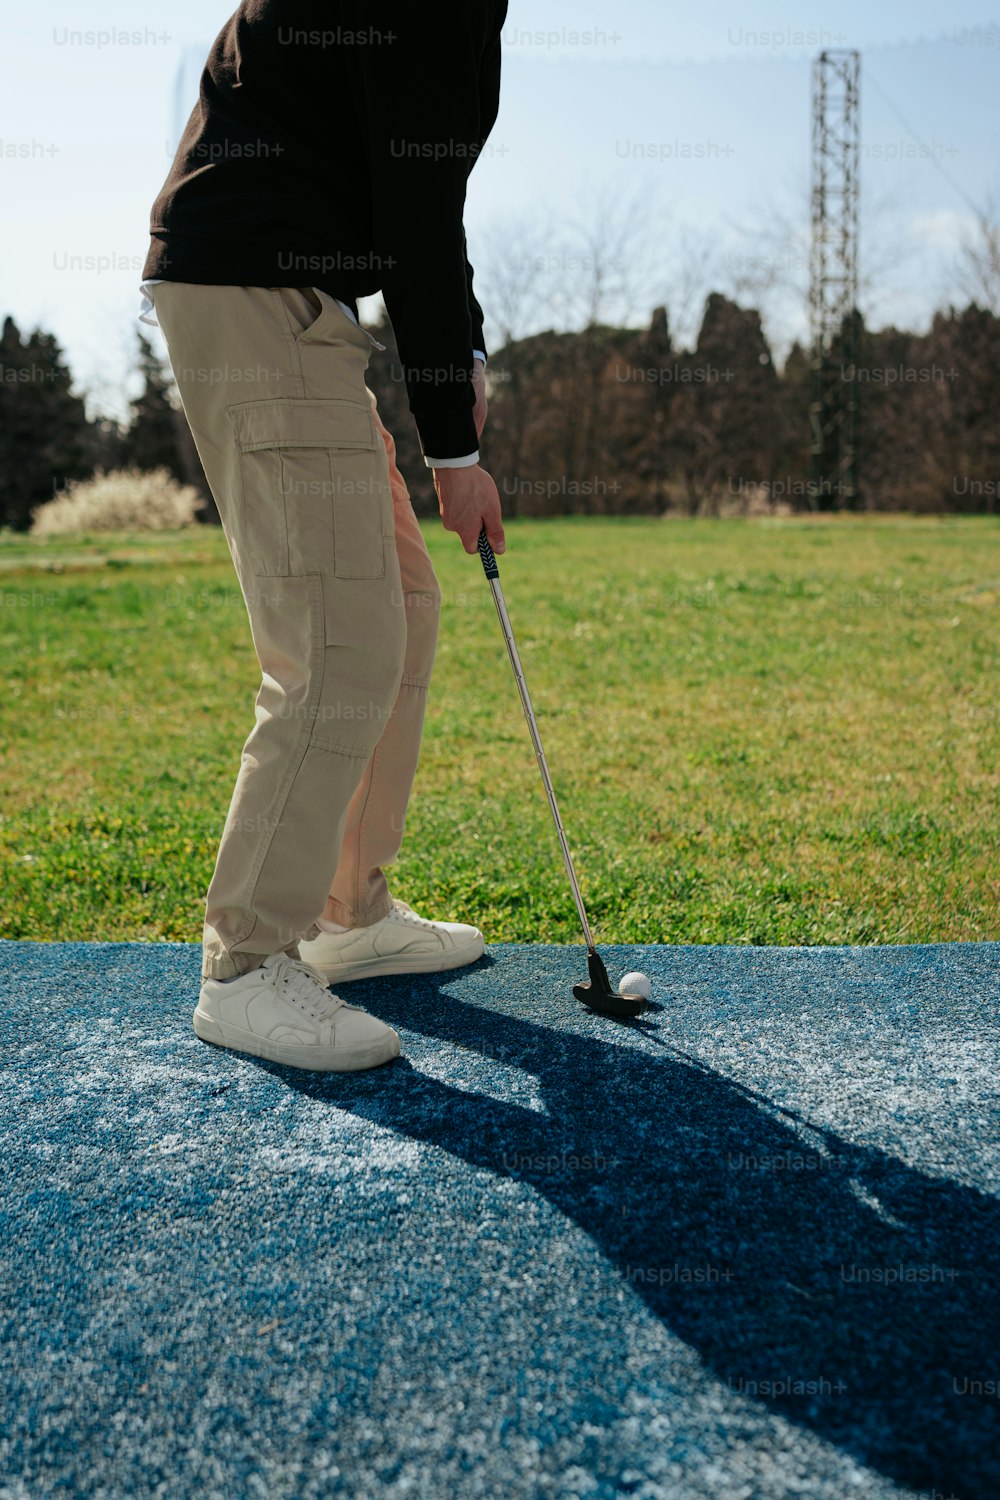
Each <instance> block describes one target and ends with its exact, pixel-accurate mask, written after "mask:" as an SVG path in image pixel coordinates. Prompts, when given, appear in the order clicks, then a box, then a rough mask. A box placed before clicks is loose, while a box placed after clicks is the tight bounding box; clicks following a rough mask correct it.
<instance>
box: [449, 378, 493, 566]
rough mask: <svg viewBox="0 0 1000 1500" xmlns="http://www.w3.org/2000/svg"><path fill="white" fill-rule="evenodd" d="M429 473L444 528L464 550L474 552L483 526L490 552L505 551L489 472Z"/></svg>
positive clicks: (475, 468)
mask: <svg viewBox="0 0 1000 1500" xmlns="http://www.w3.org/2000/svg"><path fill="white" fill-rule="evenodd" d="M477 363H478V361H477ZM431 473H432V474H433V476H434V488H435V490H436V491H437V497H438V507H439V509H440V511H441V520H442V521H443V522H444V529H445V531H455V532H457V533H458V535H459V536H460V537H461V539H462V546H463V547H464V548H465V550H466V552H475V550H476V548H477V546H478V545H479V533H480V531H481V530H482V529H483V527H484V526H485V527H486V535H487V536H488V537H489V541H490V546H491V547H492V548H493V551H494V552H495V553H497V555H498V556H499V554H500V553H501V552H504V551H506V544H505V542H504V536H503V522H502V520H501V518H500V496H499V495H498V494H497V487H496V485H495V484H494V482H493V478H492V475H490V474H487V472H486V470H485V469H482V468H480V466H479V464H470V465H469V466H468V467H466V468H464V469H432V470H431Z"/></svg>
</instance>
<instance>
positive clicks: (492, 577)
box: [479, 527, 594, 950]
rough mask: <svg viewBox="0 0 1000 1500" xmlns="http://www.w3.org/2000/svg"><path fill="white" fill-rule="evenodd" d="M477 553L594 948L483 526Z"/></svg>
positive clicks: (583, 921)
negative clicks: (505, 644) (498, 619)
mask: <svg viewBox="0 0 1000 1500" xmlns="http://www.w3.org/2000/svg"><path fill="white" fill-rule="evenodd" d="M479 556H480V557H481V558H482V561H483V571H484V572H485V574H486V579H487V582H488V583H489V586H490V589H491V591H492V594H493V603H494V604H495V605H496V607H497V615H498V616H499V618H500V628H501V630H502V631H503V638H504V640H505V642H506V643H507V655H508V656H509V657H510V664H511V666H512V667H513V669H514V679H515V681H516V683H517V691H518V693H519V694H520V697H521V707H522V708H523V709H524V717H525V719H526V720H527V721H528V732H529V734H530V735H531V743H532V744H533V745H534V747H535V758H536V760H537V761H538V769H539V770H540V771H541V773H542V784H543V786H544V787H545V795H546V797H548V799H549V809H550V811H551V813H552V821H553V823H554V824H555V825H556V834H557V836H558V838H559V847H560V849H561V850H562V857H563V861H564V863H565V865H566V874H567V875H568V876H569V883H570V885H571V886H572V888H573V900H574V901H575V902H576V909H577V912H578V914H579V917H580V926H581V927H582V928H583V936H584V939H585V940H586V944H587V947H588V948H589V949H591V950H593V947H594V939H593V935H592V933H591V931H590V923H589V922H588V921H587V912H586V908H585V907H584V904H583V897H582V896H581V894H580V884H579V881H578V880H577V878H576V871H575V870H574V868H573V856H572V855H571V854H570V852H569V844H568V843H567V842H566V833H565V830H564V829H563V826H562V819H561V818H560V816H559V804H558V803H557V802H556V794H555V789H554V787H553V785H552V777H551V776H550V775H549V768H548V764H547V762H546V759H545V751H544V750H543V749H542V737H541V735H540V734H539V732H538V723H537V721H536V719H535V711H534V709H533V708H532V706H531V697H530V695H529V693H528V684H527V683H526V682H525V680H524V669H523V667H522V666H521V658H520V656H519V655H518V651H517V642H516V641H515V640H514V631H513V629H512V628H511V623H510V616H509V615H508V613H507V605H506V603H505V602H504V597H503V589H502V588H501V587H500V569H499V568H498V567H497V560H496V558H495V556H494V555H493V548H492V547H491V546H490V544H489V539H488V537H487V535H486V528H485V527H484V528H483V530H482V531H481V532H480V533H479Z"/></svg>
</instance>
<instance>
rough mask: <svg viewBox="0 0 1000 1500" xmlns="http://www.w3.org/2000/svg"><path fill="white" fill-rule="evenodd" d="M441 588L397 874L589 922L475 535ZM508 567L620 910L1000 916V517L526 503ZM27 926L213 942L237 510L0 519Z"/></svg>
mask: <svg viewBox="0 0 1000 1500" xmlns="http://www.w3.org/2000/svg"><path fill="white" fill-rule="evenodd" d="M426 534H427V539H428V543H429V545H430V547H431V550H432V553H433V556H434V561H435V564H436V566H437V568H438V572H439V576H440V579H441V585H442V589H443V592H444V612H443V623H442V639H441V644H440V649H439V656H438V665H437V669H436V675H435V680H434V684H433V687H432V693H431V703H430V710H429V715H428V724H427V732H426V738H425V742H424V754H423V760H422V763H421V767H420V771H419V773H418V779H417V786H416V790H415V794H414V800H413V803H412V804H411V812H410V820H409V826H408V830H407V837H406V841H405V844H404V848H403V854H402V856H401V859H400V862H399V864H398V866H397V867H396V870H395V871H394V873H393V878H392V883H393V888H394V890H395V892H396V893H397V894H398V895H401V896H404V897H405V898H406V899H407V900H409V901H410V902H411V903H412V904H413V905H414V906H415V907H417V909H418V910H421V911H426V912H427V913H428V914H432V915H435V916H440V917H450V918H468V919H471V920H473V921H476V922H478V923H479V924H481V925H482V927H483V928H484V930H485V932H486V935H487V940H488V941H503V940H527V941H532V940H541V941H554V942H561V941H576V940H577V938H578V931H577V926H576V918H575V912H574V909H573V906H572V901H571V898H570V895H569V890H568V887H567V884H566V879H565V875H564V873H563V869H562V864H561V862H560V860H559V855H558V849H557V846H556V842H555V837H554V833H553V830H552V827H551V824H550V821H549V813H548V807H547V804H546V802H545V799H544V796H543V793H542V790H541V785H540V781H539V777H538V772H537V767H536V765H535V761H534V756H533V754H532V751H531V746H530V742H529V740H528V736H527V730H526V728H525V725H524V722H523V719H522V717H521V710H520V706H519V703H518V700H517V695H516V691H515V687H514V683H513V678H512V676H511V673H510V668H509V665H508V663H507V659H506V653H505V652H504V649H503V642H502V638H501V635H500V631H499V627H498V624H497V620H496V615H495V613H494V610H493V605H492V600H491V598H490V595H489V592H488V590H487V588H486V585H485V583H484V581H483V577H482V570H481V568H480V565H479V562H478V559H472V558H468V557H466V556H465V554H464V553H463V552H462V550H461V548H460V546H459V544H458V542H457V541H456V539H455V538H454V537H452V536H449V535H447V534H445V533H444V532H443V531H442V530H441V528H440V526H438V525H437V524H432V523H428V524H427V528H426ZM508 544H509V552H508V555H507V557H506V558H505V559H504V561H503V564H502V569H501V576H502V580H503V583H504V588H505V591H506V595H507V602H508V606H509V609H510V613H511V618H512V620H513V622H514V626H515V630H516V631H517V635H518V643H519V646H520V649H521V654H522V657H523V660H524V665H525V671H526V673H527V675H528V682H529V686H530V687H531V690H532V694H533V697H534V700H535V706H536V709H537V711H538V716H539V721H540V724H541V727H542V732H543V735H544V739H545V745H546V750H547V753H548V756H549V760H550V764H551V768H552V774H553V778H554V780H555V784H556V790H557V792H558V793H559V796H560V802H561V806H562V812H563V818H564V821H565V824H566V827H567V831H568V834H569V839H570V843H571V846H572V848H573V850H574V852H575V855H576V859H577V864H578V868H579V871H580V875H581V881H582V885H583V888H584V893H585V896H586V899H587V901H588V905H589V908H590V912H591V918H592V921H593V922H594V924H595V928H596V933H597V937H598V941H599V942H600V941H602V940H603V941H605V942H677V943H680V942H688V943H691V942H695V943H722V942H727V943H758V944H763V943H767V944H772V943H773V944H785V943H804V944H829V943H882V942H885V943H900V942H902V943H911V942H930V941H937V940H948V939H953V940H954V939H969V940H974V939H995V938H997V937H998V936H1000V923H998V915H997V913H998V902H997V896H998V886H997V851H998V823H1000V818H998V798H997V773H996V768H997V764H998V760H1000V754H998V751H1000V707H998V702H1000V695H998V693H997V681H998V678H997V656H998V646H1000V631H998V623H997V621H998V603H1000V528H998V524H997V522H996V521H995V520H992V519H990V518H955V519H943V520H937V519H930V520H912V519H907V518H872V519H869V518H829V519H828V518H806V519H802V520H773V521H768V520H764V521H684V520H667V521H653V520H645V519H642V520H627V521H614V520H603V519H601V520H586V519H570V520H561V521H554V522H525V523H521V524H515V525H512V526H510V528H509V531H508ZM0 631H2V637H3V641H2V644H3V660H4V669H5V670H4V675H5V692H4V694H3V721H4V722H3V737H2V744H3V750H2V774H3V785H4V792H3V801H2V818H0V857H2V860H3V865H4V882H3V883H4V896H3V901H2V903H0V935H2V936H4V937H9V938H29V937H30V938H42V939H86V938H90V939H114V940H118V939H158V938H159V939H171V940H185V941H198V940H199V939H200V936H201V917H202V910H203V900H204V892H205V888H206V886H207V883H208V880H209V878H210V875H211V872H212V866H213V862H214V856H215V848H216V843H217V840H218V837H219V834H220V831H221V828H222V823H223V819H224V817H225V813H226V808H227V805H228V801H229V796H230V792H231V789H232V783H233V780H234V778H235V775H236V772H237V769H238V766H239V758H240V750H241V746H242V743H243V740H244V738H245V736H246V734H247V732H248V731H249V729H250V727H251V725H252V722H253V697H254V694H255V692H256V689H257V683H258V674H257V666H256V661H255V658H254V654H253V648H252V645H251V641H250V635H249V628H248V625H247V620H246V615H245V612H244V609H243V604H242V600H241V598H240V595H239V591H238V588H237V586H236V583H235V580H234V577H233V574H232V569H231V565H230V563H229V559H228V554H227V552H226V548H225V541H224V538H223V537H222V535H221V533H219V532H216V531H211V530H209V529H207V528H206V529H199V530H198V531H196V532H191V533H183V534H175V535H170V536H144V537H134V538H115V539H113V540H112V541H110V542H109V540H108V539H107V538H96V537H95V538H92V539H90V540H82V541H80V542H73V543H69V542H65V541H63V542H46V543H40V542H38V541H35V540H32V539H29V538H24V537H9V536H8V537H5V538H3V539H2V540H0Z"/></svg>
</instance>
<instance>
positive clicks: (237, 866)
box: [142, 0, 506, 1071]
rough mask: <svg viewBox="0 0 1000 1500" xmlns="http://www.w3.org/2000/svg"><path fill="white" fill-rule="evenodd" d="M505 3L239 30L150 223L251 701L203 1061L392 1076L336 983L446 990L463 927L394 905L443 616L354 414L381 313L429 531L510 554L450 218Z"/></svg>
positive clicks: (386, 467) (211, 896)
mask: <svg viewBox="0 0 1000 1500" xmlns="http://www.w3.org/2000/svg"><path fill="white" fill-rule="evenodd" d="M505 14H506V3H505V0H439V3H437V4H435V5H434V6H433V7H428V8H426V9H425V8H424V7H421V6H417V5H414V4H413V3H412V0H397V3H388V0H386V3H382V0H378V3H375V0H368V3H365V4H363V3H362V0H339V3H338V0H322V3H321V0H297V3H296V0H244V3H243V4H241V5H240V7H239V9H238V10H237V11H236V13H235V14H234V15H233V16H232V17H231V19H230V20H229V21H228V22H227V24H226V25H225V26H224V27H223V29H222V31H221V32H220V33H219V36H218V37H217V38H216V40H215V42H214V44H213V46H212V49H211V52H210V54H209V57H208V61H207V63H206V66H205V68H204V71H203V73H202V77H201V84H200V89H199V100H198V103H197V105H196V106H195V108H194V110H193V111H192V114H191V117H190V119H189V120H188V123H187V126H186V128H185V131H184V135H183V137H182V139H181V142H180V145H179V147H178V150H177V154H176V157H175V159H174V162H173V165H172V167H171V170H170V172H169V174H168V177H167V180H166V182H165V184H164V186H163V188H162V190H161V192H160V194H159V197H158V198H157V200H156V202H155V204H154V205H153V209H152V215H151V245H150V250H149V255H148V257H147V259H146V263H145V266H144V268H143V278H144V280H143V287H142V290H143V292H144V293H145V294H146V301H145V303H144V310H143V316H144V317H145V320H146V321H152V318H151V317H150V316H149V315H150V314H151V313H152V311H153V308H155V316H156V321H157V322H158V323H159V325H160V327H161V329H162V330H163V335H164V338H165V340H166V343H167V348H168V351H169V355H170V362H171V365H172V367H173V371H174V376H175V378H176V380H177V385H178V389H179V391H180V395H181V400H182V402H183V406H184V411H185V414H186V416H187V419H188V422H189V424H190V426H191V430H192V432H193V434H194V439H195V442H196V444H197V447H198V452H199V455H200V457H201V460H202V463H203V465H204V468H205V473H206V475H207V478H208V481H209V484H210V485H211V488H212V493H213V495H214V497H215V501H216V504H217V505H218V509H219V515H220V517H221V519H222V525H223V528H224V530H225V534H226V538H227V541H228V543H229V548H230V552H231V554H232V558H233V563H234V565H235V568H236V572H237V575H238V577H239V581H240V585H241V588H242V590H243V596H244V599H245V601H246V607H247V613H248V615H249V619H250V627H251V632H252V636H253V641H254V646H255V649H256V652H257V657H258V660H259V662H260V667H261V673H262V681H261V686H260V690H259V692H258V694H257V699H256V724H255V726H254V728H253V730H252V731H251V733H250V736H249V738H248V739H247V741H246V744H245V746H244V749H243V756H242V762H241V766H240V771H239V776H238V779H237V782H236V787H235V790H234V793H233V798H232V803H231V805H230V809H229V814H228V817H227V820H226V825H225V829H224V832H223V836H222V841H221V844H220V847H219V852H218V858H217V861H216V866H215V872H214V875H213V877H212V882H211V885H210V887H209V891H208V897H207V902H206V914H205V927H204V936H203V964H202V974H203V980H202V988H201V995H200V998H199V1001H198V1005H197V1008H196V1010H195V1012H194V1026H195V1031H196V1032H197V1034H198V1035H199V1036H200V1037H202V1038H203V1039H204V1040H205V1041H208V1042H214V1043H217V1044H219V1045H222V1046H226V1047H232V1048H235V1049H237V1050H239V1051H243V1052H250V1053H254V1054H256V1055H258V1056H261V1057H267V1058H271V1059H272V1060H274V1061H277V1062H282V1063H289V1064H292V1065H293V1066H297V1067H303V1068H319V1069H332V1070H335V1071H348V1070H355V1069H361V1068H369V1067H373V1066H375V1065H376V1064H379V1063H383V1062H387V1061H389V1060H390V1059H391V1058H393V1057H396V1056H398V1055H399V1038H398V1036H397V1035H396V1033H395V1032H394V1031H393V1030H392V1029H391V1028H390V1027H388V1026H386V1025H384V1024H383V1023H382V1022H381V1021H378V1020H377V1019H376V1018H375V1017H373V1016H370V1015H368V1014H367V1013H366V1012H365V1011H363V1010H360V1009H358V1008H357V1007H355V1006H351V1005H347V1004H345V1003H344V1001H343V1000H342V999H341V998H340V997H339V996H337V995H335V994H332V993H331V991H330V989H329V987H328V983H329V981H330V980H334V981H337V980H349V979H353V978H356V977H359V976H363V975H374V974H396V973H407V972H417V971H427V970H438V969H448V968H453V967H457V966H459V965H462V964H466V963H470V962H472V961H474V960H475V959H476V958H478V957H479V956H480V955H481V953H482V951H483V937H482V934H481V933H480V932H479V931H478V930H477V929H476V928H475V927H471V926H468V925H465V924H462V923H448V922H435V921H429V920H426V919H424V918H422V917H418V916H417V915H416V913H415V912H413V911H412V910H411V909H410V908H409V907H408V906H407V905H406V903H405V902H402V901H397V900H393V898H392V897H391V895H390V893H389V889H388V886H387V883H386V879H385V876H384V875H383V873H382V866H383V865H386V864H389V863H391V862H392V861H393V860H394V859H395V857H396V855H397V853H398V850H399V845H400V842H401V839H402V832H403V825H404V821H405V811H406V805H407V801H408V798H409V794H410V789H411V785H412V781H413V776H414V771H415V768H416V763H417V756H418V751H419V744H420V735H421V730H422V726H423V718H424V708H425V702H426V695H427V685H428V681H429V678H430V673H431V666H432V662H433V657H434V648H435V642H436V637H437V621H438V608H439V604H440V593H439V590H438V586H437V581H436V579H435V576H434V570H433V568H432V567H431V563H430V559H429V557H428V555H427V550H426V547H425V545H424V542H423V539H422V537H421V535H420V530H419V527H418V526H417V523H416V519H415V517H414V514H413V509H412V507H411V505H410V501H409V495H408V493H407V489H406V485H405V483H404V481H403V478H402V476H401V475H400V473H399V471H398V469H397V467H396V463H395V445H394V443H393V440H392V437H391V436H390V434H389V433H388V432H387V431H386V429H385V427H384V426H383V425H382V422H381V420H380V418H379V415H378V411H377V409H376V404H375V398H374V395H373V394H372V392H371V391H370V390H369V389H368V387H367V385H366V384H365V378H364V376H365V370H366V368H367V365H368V360H369V357H370V354H371V350H372V346H373V345H374V346H375V347H376V348H379V349H381V348H382V347H383V346H382V345H378V344H375V340H374V339H372V338H371V336H370V335H369V334H368V333H367V332H365V330H364V329H362V328H361V327H360V325H359V323H358V320H357V298H358V297H359V296H364V295H369V294H371V293H374V292H377V291H379V290H381V292H382V295H383V297H384V299H385V304H386V308H387V311H388V313H389V316H390V318H391V320H392V324H393V329H394V332H395V335H396V340H397V344H398V347H399V353H400V358H401V362H402V366H403V371H404V378H405V380H406V386H407V394H408V398H409V404H410V409H411V411H412V413H413V416H414V420H415V423H416V426H417V430H418V433H419V437H420V444H421V449H422V451H423V454H424V461H425V463H427V464H428V465H429V466H430V467H431V468H432V470H433V475H434V486H435V490H436V493H437V496H438V502H439V506H440V510H441V516H442V520H443V522H444V525H445V527H446V528H447V529H448V530H449V531H454V532H456V533H457V534H458V536H459V537H460V538H461V541H462V543H463V545H464V547H465V550H466V551H467V552H470V553H471V552H474V551H475V549H476V544H477V539H478V536H479V533H480V529H481V528H482V527H483V526H485V528H486V531H487V534H488V536H489V538H490V541H491V543H492V545H493V548H494V550H495V551H497V552H502V551H503V550H504V538H503V528H502V524H501V516H500V502H499V497H498V494H497V489H496V485H495V484H494V482H493V480H492V478H491V477H490V476H489V474H487V473H486V471H485V470H484V469H482V468H481V467H480V465H479V461H478V460H479V454H478V446H477V445H478V439H479V436H480V434H481V433H482V430H483V424H484V422H485V419H486V398H485V388H484V378H483V368H484V365H485V362H486V355H485V352H483V351H484V344H483V332H482V324H483V315H482V309H481V308H480V306H479V304H478V302H477V301H476V298H475V294H474V292H473V289H472V268H471V266H470V265H469V263H468V259H467V255H466V245H465V234H464V229H463V222H462V216H463V209H464V202H465V190H466V181H467V178H468V174H469V172H470V171H471V169H472V167H473V165H474V164H475V162H476V160H477V158H478V155H479V153H480V152H481V150H482V147H483V143H484V142H485V140H486V138H487V136H488V135H489V133H490V130H491V129H492V127H493V124H494V122H495V119H496V115H497V108H498V103H499V88H500V30H501V27H502V25H503V22H504V18H505Z"/></svg>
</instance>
